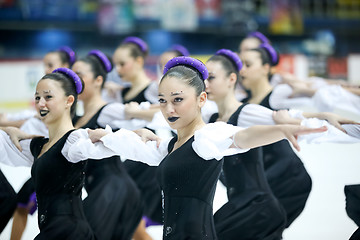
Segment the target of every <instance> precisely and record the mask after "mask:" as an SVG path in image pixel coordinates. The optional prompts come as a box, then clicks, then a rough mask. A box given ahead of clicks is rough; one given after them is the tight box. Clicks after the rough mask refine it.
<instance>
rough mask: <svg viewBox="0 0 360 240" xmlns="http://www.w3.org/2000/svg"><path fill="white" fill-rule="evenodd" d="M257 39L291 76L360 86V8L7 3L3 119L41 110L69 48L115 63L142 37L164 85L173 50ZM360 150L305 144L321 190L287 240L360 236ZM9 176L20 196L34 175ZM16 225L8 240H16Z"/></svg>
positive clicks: (0, 17) (260, 0) (335, 2)
mask: <svg viewBox="0 0 360 240" xmlns="http://www.w3.org/2000/svg"><path fill="white" fill-rule="evenodd" d="M252 31H260V32H262V33H263V34H265V35H266V36H267V37H268V38H269V39H270V40H271V42H272V44H273V46H274V47H275V48H276V49H277V50H278V51H279V52H280V53H281V61H280V64H279V66H278V67H279V68H281V69H283V70H285V71H289V72H291V73H294V74H295V75H297V76H298V77H302V78H304V77H308V76H314V75H316V76H321V77H326V78H341V79H345V80H347V81H349V82H353V83H358V84H360V0H71V1H69V0H0V86H1V88H0V111H2V112H9V111H18V110H22V109H27V108H29V107H31V106H32V99H33V94H34V88H35V85H36V83H37V81H38V80H39V79H40V78H41V77H42V76H43V75H44V69H43V63H42V58H43V57H44V55H45V54H46V53H47V52H49V51H51V50H55V49H58V48H59V47H61V46H64V45H67V46H70V47H71V48H72V49H73V50H74V51H75V52H76V55H77V56H80V57H81V56H84V55H85V54H87V52H88V51H89V50H92V49H99V50H101V51H103V52H105V53H107V54H108V55H109V56H111V55H112V54H113V52H114V51H115V49H116V47H117V46H118V45H119V44H120V42H121V41H122V40H123V39H124V38H125V37H127V36H130V35H131V36H138V37H140V38H142V39H143V40H145V41H146V42H147V43H148V45H149V47H150V56H149V57H148V58H147V62H146V68H147V70H148V74H149V76H150V77H152V78H153V79H154V80H155V79H156V78H157V77H158V76H157V73H156V65H157V63H158V57H159V55H160V54H161V53H162V52H163V51H165V50H167V49H169V48H170V47H171V46H172V45H173V44H182V45H184V46H185V47H187V48H188V50H189V51H190V53H191V55H192V56H197V57H199V58H201V59H205V58H206V57H207V56H209V55H211V54H214V53H215V51H216V50H218V49H220V48H228V49H231V50H233V51H238V47H239V43H240V41H241V40H242V39H243V38H244V37H245V36H246V35H247V34H248V33H249V32H252ZM356 120H360V119H356ZM358 146H359V145H355V146H342V147H339V146H338V145H336V146H335V145H325V146H324V145H323V146H321V147H319V146H303V151H302V153H301V154H302V156H303V158H304V159H305V161H304V163H305V165H306V167H307V169H308V171H309V173H310V174H311V176H312V178H313V182H314V186H313V192H312V193H311V195H310V198H309V201H308V204H307V207H306V209H305V211H304V212H303V214H302V215H301V216H300V217H299V219H297V220H296V222H295V223H294V224H293V227H292V228H291V229H288V230H287V231H286V232H285V235H284V239H285V240H295V239H299V240H300V239H302V240H303V239H309V240H312V239H333V240H338V239H348V238H349V236H350V235H351V233H352V232H353V231H354V230H355V229H356V225H355V224H354V223H353V222H352V221H351V220H350V218H348V217H347V215H346V213H345V197H344V193H343V186H344V185H345V184H354V183H359V182H360V177H359V174H358V173H359V171H358V169H360V161H359V157H358V156H359V154H358V152H359V150H358V149H359V148H358ZM315 148H316V149H315ZM315 154H316V155H315ZM1 168H2V170H3V171H4V174H5V175H6V177H7V178H8V179H9V181H10V182H11V183H12V185H13V187H14V189H15V190H16V191H18V190H19V188H20V187H21V185H22V183H23V181H24V180H26V178H27V177H28V176H29V169H23V168H16V169H15V170H14V168H10V167H6V166H3V165H1ZM220 191H223V192H222V196H223V195H226V194H225V190H224V188H221V187H220ZM218 196H220V195H218ZM224 201H226V199H225V200H224V199H223V198H222V197H221V196H220V197H217V198H216V204H218V205H219V206H221V204H223V203H224ZM29 221H30V224H29V226H28V227H27V230H26V232H25V234H24V237H23V239H33V237H34V236H35V235H36V234H37V232H38V229H37V224H36V216H33V217H31V218H30V220H29ZM10 227H11V224H9V225H8V227H7V229H6V231H4V232H3V233H2V234H1V235H0V239H9V231H10ZM159 233H160V235H161V229H160V230H159V229H157V230H156V229H155V230H154V233H153V234H154V235H153V236H154V239H161V236H160V237H159ZM157 237H158V238H157Z"/></svg>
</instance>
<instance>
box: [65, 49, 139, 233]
mask: <svg viewBox="0 0 360 240" xmlns="http://www.w3.org/2000/svg"><path fill="white" fill-rule="evenodd" d="M72 69H73V71H74V72H75V73H77V74H78V76H79V77H80V78H81V79H82V80H83V81H84V84H85V86H86V87H85V89H84V91H83V92H82V93H81V94H80V95H79V99H80V100H82V101H83V104H84V115H83V116H81V117H80V116H75V118H74V119H73V123H74V126H75V128H90V129H95V128H100V127H103V128H105V124H110V125H111V126H114V124H113V122H114V121H116V120H118V121H120V122H121V121H125V116H124V113H122V111H123V110H124V105H123V104H120V103H111V104H107V103H106V102H105V101H104V100H103V99H102V95H101V91H102V89H103V86H104V83H105V80H106V75H107V73H108V72H110V71H111V69H112V64H111V62H110V60H109V59H108V58H107V56H106V55H105V54H104V53H102V52H101V51H99V50H92V51H90V52H89V54H88V56H86V57H85V58H82V59H80V60H78V61H76V62H75V64H74V65H73V68H72ZM121 113H122V114H121ZM126 122H130V120H126ZM116 126H117V127H122V126H121V124H117V125H116ZM85 189H86V191H87V193H88V196H87V197H86V199H84V201H83V203H84V212H85V215H86V217H87V219H88V222H89V224H90V226H91V228H92V229H93V230H94V233H95V235H96V237H97V238H98V239H102V240H106V239H124V240H126V239H131V238H132V236H133V234H134V231H135V229H136V227H137V226H138V224H139V223H140V220H141V217H142V213H143V211H142V209H143V207H142V204H141V201H140V192H139V190H138V188H137V186H136V184H135V182H134V181H133V180H132V179H131V178H130V176H129V175H128V174H127V172H126V170H125V168H124V166H123V164H122V163H121V161H120V158H119V157H118V156H114V157H111V158H109V159H106V160H105V161H96V160H89V161H88V163H87V167H86V171H85Z"/></svg>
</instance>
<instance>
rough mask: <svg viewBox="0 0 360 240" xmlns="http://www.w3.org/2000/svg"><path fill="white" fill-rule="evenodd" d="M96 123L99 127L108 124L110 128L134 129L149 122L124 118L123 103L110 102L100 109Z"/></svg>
mask: <svg viewBox="0 0 360 240" xmlns="http://www.w3.org/2000/svg"><path fill="white" fill-rule="evenodd" d="M140 106H142V105H140ZM97 123H98V124H99V126H101V127H105V126H106V125H109V126H110V127H111V128H117V129H118V128H125V129H129V130H135V129H139V128H143V127H145V126H146V125H147V124H148V123H149V122H148V121H145V120H143V119H126V118H125V105H124V104H122V103H110V104H108V105H106V106H105V107H104V108H103V110H102V111H101V113H100V115H99V118H98V120H97Z"/></svg>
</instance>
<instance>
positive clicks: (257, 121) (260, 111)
mask: <svg viewBox="0 0 360 240" xmlns="http://www.w3.org/2000/svg"><path fill="white" fill-rule="evenodd" d="M302 113H303V111H301V110H297V109H290V110H289V115H290V117H292V118H299V119H305V118H304V116H303V115H302ZM272 114H273V110H271V109H268V108H266V107H263V106H261V105H258V104H247V105H246V106H244V108H243V109H242V111H241V112H240V114H239V117H238V122H237V126H239V127H243V128H247V127H251V126H254V125H276V123H275V121H274V119H273V117H272Z"/></svg>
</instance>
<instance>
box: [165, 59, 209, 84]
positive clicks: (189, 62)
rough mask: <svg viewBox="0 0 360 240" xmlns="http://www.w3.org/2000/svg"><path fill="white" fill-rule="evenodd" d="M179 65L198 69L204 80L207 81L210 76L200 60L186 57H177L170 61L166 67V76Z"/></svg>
mask: <svg viewBox="0 0 360 240" xmlns="http://www.w3.org/2000/svg"><path fill="white" fill-rule="evenodd" d="M178 65H184V66H187V67H191V68H194V69H196V70H197V71H198V72H199V73H200V75H201V77H202V79H203V80H206V79H207V78H208V76H209V73H208V70H207V68H206V67H205V65H204V64H203V63H202V62H201V61H200V60H197V59H195V58H191V57H185V56H181V57H175V58H173V59H171V60H170V61H168V62H167V63H166V64H165V67H164V75H165V73H167V71H169V70H170V69H171V68H173V67H176V66H178Z"/></svg>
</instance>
